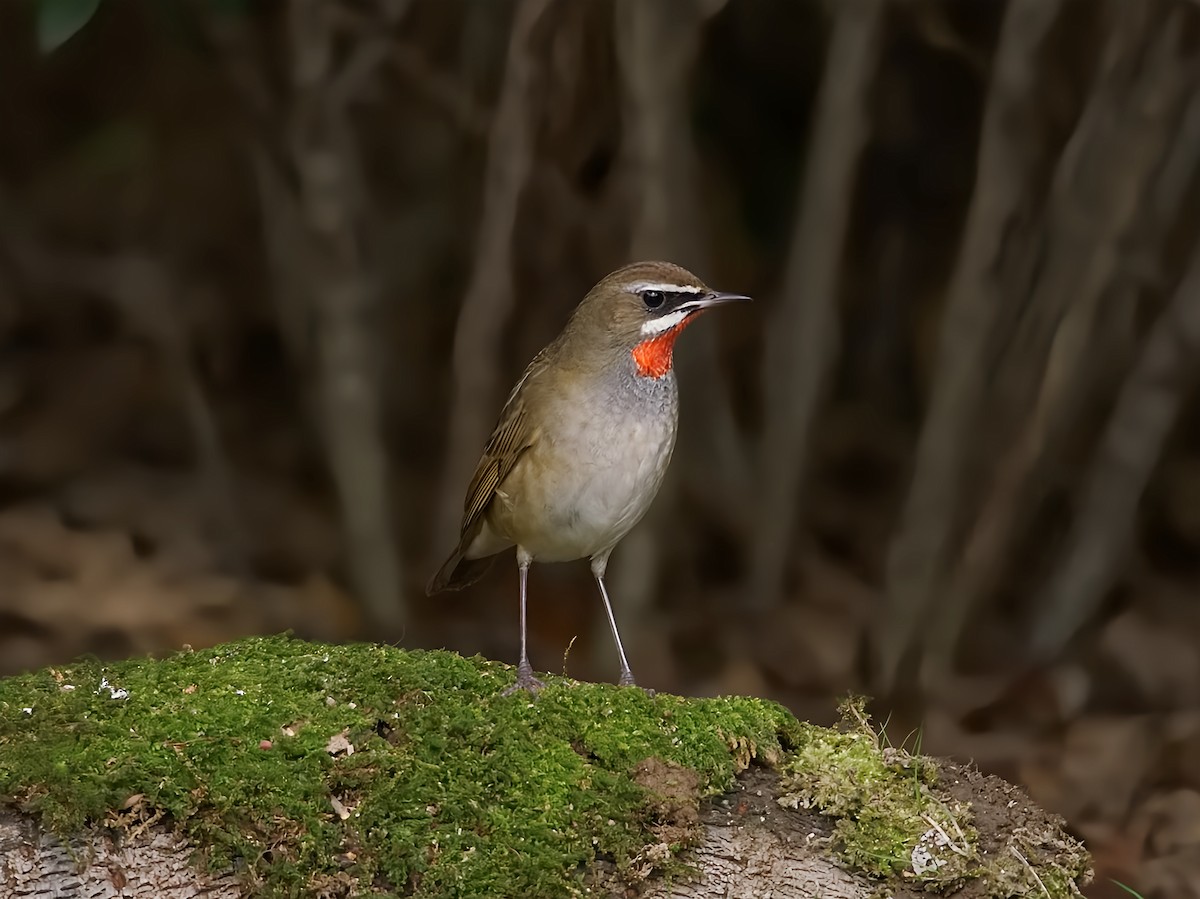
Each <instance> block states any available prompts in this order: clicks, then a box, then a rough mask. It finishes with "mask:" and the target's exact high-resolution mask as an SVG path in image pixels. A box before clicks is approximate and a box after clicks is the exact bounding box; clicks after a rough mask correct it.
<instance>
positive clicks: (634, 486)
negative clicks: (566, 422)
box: [480, 408, 675, 562]
mask: <svg viewBox="0 0 1200 899" xmlns="http://www.w3.org/2000/svg"><path fill="white" fill-rule="evenodd" d="M606 418H608V416H605V415H603V414H601V415H599V416H597V417H596V418H595V419H591V420H589V421H588V422H587V423H586V424H584V425H582V426H580V427H577V428H576V429H573V430H574V435H575V439H563V438H562V437H560V438H559V439H557V440H553V441H552V440H543V441H540V442H539V444H538V445H537V446H536V447H533V448H531V449H530V450H529V451H528V452H527V453H526V455H525V456H524V457H523V458H522V459H521V462H520V463H518V465H517V467H516V469H514V471H513V472H512V473H511V474H510V476H509V477H508V478H506V479H505V481H504V483H502V484H501V485H500V486H499V489H497V491H496V497H495V499H494V500H493V502H492V505H491V507H490V509H489V511H488V514H487V527H486V528H485V530H486V531H490V532H491V533H490V534H487V535H484V534H481V535H480V536H481V537H483V538H484V539H485V540H487V541H488V542H491V541H492V540H494V539H495V538H500V539H501V540H503V541H504V542H505V543H506V544H514V543H515V544H517V545H519V546H521V547H522V548H523V549H524V550H525V551H527V552H528V553H529V554H530V555H531V556H532V557H533V558H534V559H535V560H537V561H542V562H566V561H570V560H572V559H579V558H584V557H587V556H593V555H596V554H598V553H607V552H608V551H609V550H611V549H612V548H613V546H615V545H616V544H617V542H618V541H620V540H621V538H622V537H624V536H625V535H626V534H627V533H629V531H630V529H631V528H632V527H633V526H634V525H635V524H637V523H638V521H639V520H641V518H642V516H643V515H645V514H646V511H647V510H648V509H649V508H650V504H651V503H652V502H653V500H654V497H655V495H656V494H657V493H658V488H659V487H660V486H661V485H662V480H663V476H664V475H665V474H666V470H667V465H668V464H669V463H670V461H671V453H672V450H673V449H674V443H675V427H674V425H675V416H674V408H671V409H670V414H669V415H659V416H653V417H647V418H633V419H625V420H623V421H605V419H606Z"/></svg>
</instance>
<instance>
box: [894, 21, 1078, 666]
mask: <svg viewBox="0 0 1200 899" xmlns="http://www.w3.org/2000/svg"><path fill="white" fill-rule="evenodd" d="M1062 5H1063V4H1062V2H1061V0H1011V2H1010V3H1009V6H1008V9H1007V10H1006V11H1005V18H1004V23H1003V25H1002V28H1001V34H1000V45H999V48H998V50H997V54H996V60H995V63H994V71H993V74H992V84H991V87H990V89H989V92H988V98H987V106H986V109H985V111H984V118H983V131H982V137H981V141H980V150H979V161H978V166H977V172H976V186H975V194H974V196H973V198H972V200H971V207H970V211H969V213H968V217H967V223H966V233H965V237H964V240H963V246H962V249H961V250H960V253H959V258H958V262H957V266H956V269H955V272H954V276H953V279H952V282H951V285H950V290H949V299H948V302H947V310H946V313H945V316H944V319H943V323H942V333H941V337H940V341H939V348H938V364H937V369H936V371H937V380H936V382H935V385H934V390H933V395H932V397H931V400H930V408H929V411H928V413H927V415H926V419H925V425H924V427H923V428H922V431H921V437H920V440H919V443H918V448H917V460H916V468H915V471H914V473H913V480H912V484H911V486H910V488H909V494H908V498H907V500H906V503H905V508H904V512H903V515H902V519H901V524H900V528H899V531H898V532H897V534H896V536H895V538H894V539H893V541H892V545H891V547H890V550H889V554H888V565H887V607H886V608H885V610H884V614H883V615H882V616H881V618H880V622H879V627H878V630H877V632H876V651H877V663H878V669H877V677H878V681H879V683H880V685H881V686H882V687H883V688H884V689H891V688H892V687H893V686H894V684H895V679H896V677H897V674H898V668H899V665H900V663H901V661H902V659H903V657H904V655H905V653H906V651H907V650H908V648H909V645H910V643H911V642H912V639H913V637H914V635H915V634H916V633H917V632H918V630H919V629H920V628H922V627H923V626H924V624H925V622H926V621H927V619H928V616H929V614H930V609H931V606H932V603H934V602H935V601H936V599H937V597H938V596H939V594H940V593H941V590H942V586H943V579H944V577H945V564H946V561H947V559H946V555H947V551H948V548H949V545H950V543H951V538H952V536H953V534H954V531H955V528H956V527H957V524H958V515H959V506H960V493H961V489H962V480H963V477H964V474H965V462H966V454H967V447H968V446H969V445H970V437H971V433H972V430H973V428H974V426H975V422H976V421H977V418H976V416H977V413H978V411H979V406H980V403H981V402H982V399H983V396H984V389H985V383H986V375H987V373H986V372H985V371H984V366H983V365H981V360H982V359H983V357H984V350H985V348H986V346H987V341H988V337H989V334H990V332H991V328H992V323H993V321H994V319H995V317H996V313H997V311H998V309H999V308H1000V306H1001V304H1002V303H1003V301H1004V296H1003V290H1002V285H1001V284H1000V282H999V281H998V279H997V278H996V276H995V265H996V263H997V260H998V259H999V258H1000V257H1001V254H1002V252H1003V249H1004V246H1005V243H1006V241H1007V240H1008V239H1009V236H1010V232H1011V230H1012V229H1013V228H1014V227H1015V226H1016V224H1017V222H1018V220H1019V218H1020V212H1021V209H1022V206H1023V205H1024V203H1025V202H1026V196H1025V195H1026V193H1027V191H1028V185H1029V183H1030V182H1029V176H1030V173H1031V170H1032V168H1033V164H1034V159H1033V158H1031V157H1032V156H1033V155H1034V154H1033V151H1032V148H1031V146H1030V138H1029V137H1028V135H1027V134H1026V133H1025V131H1024V129H1023V127H1022V121H1023V119H1024V118H1025V117H1026V116H1027V114H1028V110H1029V108H1030V107H1031V105H1032V104H1033V103H1035V102H1036V99H1037V85H1038V78H1039V73H1040V69H1039V65H1038V61H1039V57H1040V55H1041V51H1042V48H1043V45H1044V44H1045V42H1046V40H1047V38H1048V36H1049V34H1050V31H1051V28H1052V26H1053V25H1054V23H1055V22H1056V21H1057V19H1058V17H1059V14H1060V12H1061V9H1062Z"/></svg>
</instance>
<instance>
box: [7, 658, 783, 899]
mask: <svg viewBox="0 0 1200 899" xmlns="http://www.w3.org/2000/svg"><path fill="white" fill-rule="evenodd" d="M511 680H512V675H511V669H509V668H508V667H507V666H504V665H500V664H496V663H492V662H488V661H486V660H483V659H480V658H474V659H464V658H462V657H460V656H457V655H454V654H452V653H448V652H406V651H402V650H398V649H394V648H390V647H386V646H375V645H351V646H326V645H316V644H311V643H306V642H303V641H300V640H294V639H289V638H286V637H271V638H265V639H247V640H242V641H238V642H236V643H230V644H226V645H223V646H218V647H216V648H213V649H209V650H205V651H202V652H184V653H180V654H178V655H175V656H172V657H170V658H168V659H164V660H161V661H153V660H145V659H142V660H134V661H128V662H120V663H115V664H103V663H100V662H94V661H84V662H79V663H76V664H72V665H69V666H66V667H62V668H55V669H49V670H45V671H40V672H37V673H34V674H29V675H25V676H21V677H15V678H11V679H8V680H5V681H0V799H7V800H8V801H10V802H12V803H13V804H16V805H18V806H19V807H21V808H22V809H24V810H29V811H34V812H36V813H38V814H40V815H41V816H42V820H43V821H44V822H45V823H46V824H47V825H48V826H50V827H51V828H53V829H54V830H56V831H59V832H64V833H70V832H72V831H76V830H78V829H80V828H82V827H83V826H85V825H86V824H88V823H91V822H101V821H104V820H105V819H106V818H107V817H108V816H110V815H111V814H112V813H113V812H114V811H120V810H122V809H124V810H126V811H127V812H129V813H131V814H135V815H138V816H139V817H144V816H145V815H147V814H154V813H162V814H163V815H164V816H166V818H167V819H169V820H170V821H171V822H174V824H175V825H176V826H178V827H179V828H181V829H182V831H183V832H184V833H185V834H186V835H187V836H188V838H189V839H190V840H191V841H192V842H193V844H194V845H197V846H199V847H203V850H204V852H205V854H206V855H207V857H208V861H209V863H210V864H211V865H212V866H214V867H216V868H222V867H227V866H230V865H237V866H239V867H244V870H245V872H246V874H247V876H248V877H249V878H252V879H253V880H254V881H255V882H257V883H259V884H260V885H261V887H262V889H263V891H264V892H265V893H266V894H288V893H293V894H294V893H305V892H308V891H311V890H313V889H314V888H315V887H317V886H319V885H320V884H321V883H322V882H323V881H324V880H326V879H327V878H337V879H338V880H339V881H344V880H346V878H347V877H349V878H350V879H352V880H353V881H354V882H357V884H359V886H360V888H367V887H373V888H376V889H381V890H383V891H387V892H397V893H404V894H412V895H415V896H430V897H432V896H450V895H470V896H517V895H526V896H558V895H569V894H570V893H572V892H574V891H576V890H577V889H578V888H579V887H580V885H581V884H582V872H583V871H584V870H585V868H586V866H587V865H588V863H589V862H591V861H592V860H593V859H594V858H596V857H601V858H608V859H612V860H614V861H615V862H616V863H617V864H618V865H621V864H623V863H624V862H626V861H627V860H628V859H630V858H632V857H634V856H635V855H636V854H637V853H638V851H639V850H640V849H641V848H642V847H643V846H644V845H645V844H646V843H647V841H648V839H649V837H648V827H649V825H650V824H651V823H652V822H651V821H650V818H651V817H652V816H653V813H654V808H655V803H654V802H653V801H651V797H649V796H648V794H647V791H646V789H645V788H644V787H643V786H641V785H639V784H638V783H637V782H635V780H634V779H633V772H634V769H635V767H636V766H637V765H638V763H639V762H641V761H643V760H644V759H647V758H658V759H662V760H664V761H666V762H669V763H673V764H675V765H679V766H683V767H685V768H688V769H691V770H692V771H694V772H696V774H697V776H698V789H699V790H700V791H701V792H702V793H705V794H708V793H714V792H720V791H721V790H723V789H725V788H727V787H728V786H729V785H730V784H731V783H732V781H733V777H734V774H735V773H736V772H737V771H738V770H739V768H742V767H745V766H746V765H747V764H749V762H750V760H751V759H752V758H762V759H765V760H767V761H777V760H778V759H779V758H780V757H781V754H782V751H783V747H784V746H785V745H790V744H792V743H794V742H795V741H796V740H797V739H798V737H799V733H800V728H799V725H798V724H797V722H796V721H795V719H793V718H792V717H791V716H790V715H789V714H788V713H787V712H786V711H785V710H784V709H783V708H782V707H780V706H778V705H776V704H773V703H770V702H765V701H761V700H756V699H728V700H684V699H681V698H679V697H675V696H666V695H659V696H655V697H651V696H649V695H647V694H646V693H645V692H643V691H642V690H639V689H622V688H616V687H612V686H607V685H593V684H584V683H578V682H574V681H568V680H564V679H557V678H550V679H549V686H548V687H547V689H545V690H543V691H542V692H541V694H540V695H539V696H538V697H537V700H536V701H531V700H530V698H529V697H528V696H527V695H525V694H524V693H522V694H519V695H514V696H504V695H502V690H503V688H504V687H506V686H507V685H508V684H509V683H511Z"/></svg>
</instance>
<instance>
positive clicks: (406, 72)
mask: <svg viewBox="0 0 1200 899" xmlns="http://www.w3.org/2000/svg"><path fill="white" fill-rule="evenodd" d="M410 6H411V3H407V2H405V3H401V4H398V5H397V6H396V8H393V9H390V10H388V11H387V13H388V14H387V20H388V21H387V24H388V25H393V26H394V25H395V24H396V23H398V22H400V21H401V20H402V19H403V18H404V16H405V14H406V13H407V12H408V9H409V7H410ZM332 15H333V16H334V18H335V19H336V20H337V21H338V23H339V24H342V25H344V26H345V27H346V30H348V31H349V32H351V33H352V34H354V36H355V39H356V40H357V42H358V44H359V46H360V48H364V49H365V51H366V52H365V53H363V55H364V56H368V55H369V56H370V58H371V59H372V60H373V61H374V63H383V64H386V65H387V66H388V67H389V68H391V69H392V70H393V71H395V72H396V73H397V74H398V75H399V76H400V77H401V79H402V80H403V81H404V82H405V83H406V84H407V85H408V86H409V87H411V88H413V89H414V90H415V91H416V92H417V93H418V94H420V95H421V96H422V97H423V98H424V99H425V101H426V102H428V103H429V104H430V105H431V106H433V107H434V108H435V109H439V110H441V111H442V112H444V113H445V114H446V115H447V116H448V117H449V118H450V120H451V121H453V122H454V124H455V125H457V126H458V127H459V128H460V129H461V130H462V131H464V132H465V133H467V134H471V135H476V136H480V137H482V136H485V135H486V134H487V132H488V125H489V124H490V122H491V115H490V113H489V111H488V110H487V109H486V108H485V107H483V106H481V105H480V104H479V102H478V101H477V100H476V99H475V98H474V97H473V96H471V94H470V92H469V91H468V90H467V89H466V88H465V87H464V85H462V84H461V83H460V82H459V81H457V80H456V79H454V78H451V77H449V76H448V75H446V74H445V73H443V72H439V71H438V70H437V69H436V68H434V67H433V66H432V65H430V63H429V60H428V59H426V57H425V54H424V53H423V52H422V51H421V49H420V48H419V47H418V46H416V45H414V44H412V43H411V42H409V41H407V40H405V39H404V38H403V37H401V36H399V35H396V34H394V33H391V32H388V31H386V30H384V31H381V29H380V27H379V26H380V23H379V22H378V21H376V20H375V19H374V18H372V17H370V16H367V15H364V14H362V13H360V12H358V11H356V10H354V9H352V8H349V7H337V8H335V9H334V10H332ZM374 63H373V64H374Z"/></svg>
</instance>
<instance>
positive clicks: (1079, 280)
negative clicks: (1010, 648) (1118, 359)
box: [922, 0, 1192, 687]
mask: <svg viewBox="0 0 1200 899" xmlns="http://www.w3.org/2000/svg"><path fill="white" fill-rule="evenodd" d="M1111 9H1112V12H1113V21H1112V30H1111V32H1110V35H1109V41H1108V46H1107V48H1106V50H1105V54H1104V60H1103V64H1102V67H1101V71H1100V73H1099V75H1098V76H1097V79H1096V84H1095V87H1094V89H1093V91H1092V93H1091V95H1090V97H1089V99H1088V102H1087V105H1086V107H1085V109H1084V112H1083V114H1082V115H1081V116H1080V119H1079V122H1078V125H1077V126H1076V129H1075V131H1074V133H1073V134H1072V136H1071V138H1070V140H1069V141H1068V143H1067V145H1066V148H1065V149H1064V151H1063V154H1062V157H1061V159H1060V160H1059V163H1058V166H1057V168H1056V170H1055V175H1054V180H1053V183H1052V186H1051V190H1050V197H1049V203H1048V206H1047V210H1046V213H1045V217H1046V219H1047V226H1046V232H1045V241H1044V243H1045V245H1044V246H1041V247H1039V248H1037V250H1036V253H1037V256H1038V259H1039V265H1038V266H1037V269H1036V271H1037V276H1036V283H1035V284H1034V285H1032V287H1031V289H1030V290H1029V292H1028V296H1027V299H1026V300H1024V301H1023V302H1022V304H1021V308H1022V310H1023V312H1022V320H1021V321H1020V322H1018V327H1017V329H1016V338H1014V339H1013V340H1012V341H1011V343H1010V345H1009V347H1008V350H1007V353H1006V355H1005V357H1004V358H1003V359H1002V360H1001V362H1000V365H1001V370H1000V372H999V376H998V377H999V379H1000V380H1001V381H1002V382H1003V381H1007V382H1010V390H1011V393H1012V394H1013V395H1010V396H1008V397H1001V399H1002V400H1007V402H1008V403H1009V405H1010V406H1016V407H1017V408H1020V409H1022V410H1025V409H1028V408H1030V407H1031V406H1032V410H1033V411H1032V413H1031V414H1024V413H1023V414H1024V420H1023V421H1022V423H1021V425H1020V430H1019V432H1018V436H1017V439H1016V441H1015V442H1014V443H1013V445H1012V446H1011V447H1010V448H1009V450H1008V451H1007V452H1006V454H1005V455H1004V456H1003V457H1002V459H1001V461H1000V463H999V465H998V467H997V470H996V472H995V475H994V478H993V482H992V484H991V486H990V490H989V491H988V493H987V495H986V497H985V499H984V501H983V503H982V504H981V506H980V509H979V511H978V513H977V514H976V515H975V517H974V521H973V523H972V525H971V527H970V529H969V532H968V537H967V539H966V541H965V543H964V546H963V551H962V553H961V555H960V559H959V563H958V565H957V567H956V568H955V570H954V572H953V575H952V576H951V578H950V579H949V587H948V589H947V590H946V592H945V595H944V596H941V597H936V598H935V601H936V602H937V613H936V614H935V615H933V616H932V619H933V622H934V626H933V627H932V628H931V629H930V639H929V640H928V641H927V642H928V647H929V659H928V663H927V664H926V665H925V666H924V668H923V674H922V680H923V682H924V683H925V685H926V686H928V687H932V686H934V685H936V684H938V683H941V682H944V680H945V675H946V674H947V672H948V669H949V666H950V662H951V659H952V656H953V652H954V650H955V647H956V645H957V642H958V638H959V634H960V632H961V630H962V628H963V625H964V624H965V622H966V620H967V619H968V617H969V615H970V614H971V612H972V611H973V610H974V609H975V608H976V607H977V606H978V604H979V602H980V601H981V600H982V599H983V598H984V596H985V595H986V594H987V592H988V591H990V590H991V589H993V588H994V587H995V585H996V583H997V581H998V580H999V579H1000V577H1001V574H1002V571H1003V567H1004V563H1005V558H1006V552H1007V550H1008V549H1009V547H1010V545H1011V542H1012V537H1013V535H1014V534H1015V533H1018V532H1020V531H1021V530H1023V529H1024V527H1025V526H1027V524H1028V522H1029V520H1030V518H1031V517H1032V513H1033V512H1034V511H1035V510H1036V509H1037V508H1038V506H1039V505H1040V503H1041V501H1042V499H1043V497H1044V494H1045V491H1046V479H1044V478H1038V477H1035V473H1036V471H1037V469H1038V467H1039V464H1040V463H1041V462H1042V461H1043V459H1045V458H1046V456H1047V454H1048V453H1049V452H1050V450H1051V448H1052V444H1053V443H1054V442H1056V439H1057V442H1061V440H1062V439H1063V438H1064V437H1065V436H1066V435H1068V434H1070V433H1072V432H1073V431H1074V429H1075V427H1076V426H1077V425H1078V419H1079V415H1080V410H1081V409H1085V408H1087V404H1086V402H1085V400H1086V399H1087V395H1088V393H1089V392H1090V390H1091V388H1092V386H1093V385H1094V384H1095V382H1096V380H1097V377H1098V375H1099V369H1100V368H1101V365H1102V364H1103V363H1107V364H1109V365H1111V359H1097V358H1096V355H1097V354H1096V353H1095V352H1094V348H1095V347H1096V346H1097V345H1101V344H1102V343H1104V342H1105V341H1104V340H1103V334H1102V333H1098V332H1103V331H1104V330H1105V329H1106V328H1112V327H1114V326H1119V327H1121V330H1125V328H1124V326H1126V325H1128V324H1129V322H1127V321H1125V320H1123V319H1122V318H1120V317H1117V316H1108V317H1107V319H1105V318H1101V316H1100V310H1101V307H1102V304H1103V301H1104V299H1105V297H1106V296H1108V294H1109V292H1110V291H1111V290H1112V288H1113V285H1114V282H1115V281H1116V280H1117V279H1118V278H1119V277H1120V274H1121V270H1122V268H1123V266H1122V262H1123V261H1124V260H1125V259H1126V258H1127V257H1128V255H1129V252H1130V250H1131V249H1132V248H1133V247H1134V246H1135V245H1136V242H1137V240H1138V235H1139V229H1138V226H1139V225H1140V224H1142V222H1141V221H1140V217H1139V214H1138V213H1139V211H1140V209H1141V207H1142V206H1143V205H1144V204H1143V202H1142V198H1143V197H1145V196H1146V194H1147V188H1148V185H1149V184H1150V182H1151V180H1152V177H1153V175H1154V173H1155V172H1156V170H1157V169H1158V168H1159V167H1161V165H1162V161H1163V156H1164V153H1165V152H1166V151H1167V149H1168V148H1169V147H1170V145H1171V138H1172V137H1173V135H1174V131H1175V126H1176V125H1177V123H1178V115H1179V110H1180V107H1181V104H1182V101H1183V99H1184V98H1185V97H1186V96H1187V94H1188V92H1189V85H1190V84H1191V83H1192V82H1191V79H1190V78H1188V77H1185V76H1186V74H1187V73H1186V69H1185V67H1183V66H1180V65H1179V64H1178V63H1177V62H1176V54H1175V49H1176V46H1177V45H1178V42H1179V36H1180V34H1181V27H1182V16H1181V15H1180V14H1178V13H1179V11H1177V14H1176V15H1172V16H1170V17H1168V18H1167V19H1166V20H1165V21H1161V20H1160V19H1159V17H1157V16H1155V15H1154V13H1153V12H1152V11H1150V10H1149V9H1148V8H1146V7H1131V6H1129V5H1127V4H1123V3H1120V2H1119V0H1118V2H1115V3H1113V4H1111ZM1156 26H1161V27H1159V28H1158V35H1157V38H1155V35H1154V33H1153V30H1154V29H1155V27H1156ZM1134 122H1136V126H1133V127H1131V123H1134ZM1169 224H1170V223H1165V225H1166V226H1169ZM1159 230H1161V229H1159ZM1017 338H1019V339H1017ZM1108 343H1111V341H1108ZM1014 382H1015V383H1014ZM1002 389H1003V388H1002Z"/></svg>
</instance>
